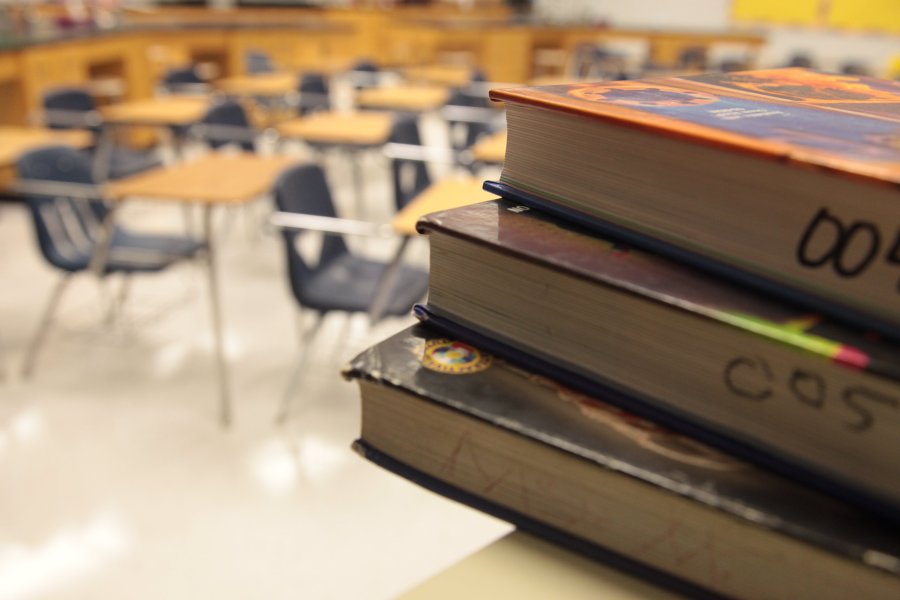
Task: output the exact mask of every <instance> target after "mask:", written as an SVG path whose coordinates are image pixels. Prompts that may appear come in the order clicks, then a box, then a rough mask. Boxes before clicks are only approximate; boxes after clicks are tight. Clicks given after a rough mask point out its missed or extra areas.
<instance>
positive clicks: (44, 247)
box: [17, 146, 204, 376]
mask: <svg viewBox="0 0 900 600" xmlns="http://www.w3.org/2000/svg"><path fill="white" fill-rule="evenodd" d="M17 172H18V177H19V179H20V184H22V188H23V191H24V194H25V200H26V203H27V205H28V209H29V212H30V213H31V216H32V221H33V223H34V228H35V234H36V236H37V241H38V247H39V248H40V251H41V255H42V256H43V257H44V259H45V260H46V261H47V263H48V264H50V265H51V266H52V267H54V268H56V269H59V270H60V271H62V272H63V274H64V276H63V278H62V279H61V280H60V282H59V283H58V284H57V286H56V288H55V289H54V291H53V294H52V295H51V300H50V302H49V304H48V306H47V308H46V309H45V311H44V315H43V317H42V318H41V322H40V325H39V327H38V331H37V333H36V334H35V336H34V338H33V340H32V342H31V344H30V346H29V349H28V351H27V353H26V359H25V364H24V367H23V374H24V375H25V376H27V375H29V374H30V373H31V371H32V369H33V367H34V363H35V359H36V357H37V352H38V350H39V348H40V346H41V345H42V343H43V341H44V339H45V338H46V335H47V332H48V330H49V325H50V322H51V319H52V318H53V314H54V312H55V311H56V308H57V306H58V304H59V301H60V299H61V298H62V295H63V292H64V291H65V289H66V286H67V285H68V283H69V281H70V280H71V276H72V275H74V274H76V273H80V272H84V271H87V270H89V269H90V268H91V266H92V264H91V263H92V260H93V258H94V256H95V251H96V250H97V249H98V243H99V240H98V237H99V236H98V230H99V225H100V223H102V222H103V221H104V220H105V219H106V218H107V216H108V213H109V210H108V209H107V207H106V206H105V204H104V203H103V202H102V201H101V200H100V199H99V195H98V194H97V191H98V190H97V188H96V185H95V182H94V178H93V176H92V173H91V163H90V159H89V158H88V157H87V156H85V155H84V154H82V153H80V152H78V151H76V150H74V149H72V148H70V147H67V146H49V147H45V148H40V149H37V150H33V151H31V152H28V153H26V154H25V155H23V156H22V157H20V158H19V160H18V163H17ZM29 186H30V187H29ZM42 186H43V187H45V188H46V191H44V190H41V189H40V188H41V187H42ZM51 188H52V189H51ZM106 248H107V251H106V259H105V260H104V263H103V271H102V275H103V276H106V275H110V274H114V273H116V274H119V273H121V274H124V275H131V274H132V273H153V272H158V271H162V270H164V269H167V268H168V267H170V266H172V265H173V264H175V263H177V262H179V261H182V260H186V259H189V258H192V257H194V256H195V255H196V254H197V253H199V252H200V251H201V250H202V249H203V248H204V245H203V244H202V243H200V242H198V241H196V240H193V239H190V238H184V237H174V236H162V235H145V234H139V233H134V232H131V231H128V230H126V229H123V228H121V227H114V228H113V229H112V230H111V231H110V232H109V239H108V245H107V246H106Z"/></svg>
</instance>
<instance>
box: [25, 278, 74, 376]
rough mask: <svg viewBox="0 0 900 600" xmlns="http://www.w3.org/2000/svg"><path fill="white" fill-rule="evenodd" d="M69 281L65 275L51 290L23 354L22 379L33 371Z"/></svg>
mask: <svg viewBox="0 0 900 600" xmlns="http://www.w3.org/2000/svg"><path fill="white" fill-rule="evenodd" d="M71 279H72V274H71V273H67V274H66V275H64V276H63V278H62V279H60V280H59V282H58V283H57V284H56V287H55V288H54V289H53V292H52V293H51V295H50V301H49V302H48V303H47V307H46V308H45V309H44V314H43V316H42V317H41V323H40V325H38V329H37V331H36V332H35V334H34V337H33V338H32V340H31V344H29V346H28V350H27V351H26V353H25V362H24V364H23V365H22V377H24V378H27V377H30V376H31V372H32V371H33V369H34V364H35V361H36V359H37V353H38V350H40V347H41V346H42V345H43V343H44V341H45V340H46V338H47V333H48V332H49V330H50V322H51V321H52V320H53V314H54V313H55V312H56V309H57V307H58V306H59V301H60V299H61V298H62V295H63V292H65V290H66V287H67V286H68V284H69V281H71Z"/></svg>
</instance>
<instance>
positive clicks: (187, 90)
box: [160, 66, 209, 94]
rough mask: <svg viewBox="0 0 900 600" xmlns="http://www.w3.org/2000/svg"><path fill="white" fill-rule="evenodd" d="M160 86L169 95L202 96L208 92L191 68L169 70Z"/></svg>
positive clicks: (204, 83) (206, 86)
mask: <svg viewBox="0 0 900 600" xmlns="http://www.w3.org/2000/svg"><path fill="white" fill-rule="evenodd" d="M160 85H161V86H162V87H163V88H164V89H165V90H166V91H167V92H169V93H170V94H204V93H207V92H208V91H209V86H208V85H207V84H206V82H205V81H203V79H202V78H201V77H200V75H198V74H197V71H196V70H195V69H194V67H193V66H190V67H178V68H174V69H169V70H168V71H166V74H165V75H163V78H162V80H161V81H160Z"/></svg>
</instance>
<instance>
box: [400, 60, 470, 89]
mask: <svg viewBox="0 0 900 600" xmlns="http://www.w3.org/2000/svg"><path fill="white" fill-rule="evenodd" d="M403 74H404V75H405V76H406V78H407V79H408V80H410V81H415V82H421V83H426V84H433V85H444V86H449V87H463V86H466V85H468V84H469V83H471V81H472V68H471V67H467V66H461V65H426V66H422V67H410V68H408V69H406V70H405V71H404V72H403Z"/></svg>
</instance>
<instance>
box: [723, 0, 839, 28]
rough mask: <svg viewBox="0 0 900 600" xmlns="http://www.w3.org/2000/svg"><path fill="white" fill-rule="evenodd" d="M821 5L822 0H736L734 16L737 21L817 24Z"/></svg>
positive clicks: (733, 4) (733, 9) (733, 10)
mask: <svg viewBox="0 0 900 600" xmlns="http://www.w3.org/2000/svg"><path fill="white" fill-rule="evenodd" d="M820 7H821V0H791V2H785V1H784V0H734V1H733V3H732V16H733V18H734V19H735V20H736V21H763V22H766V23H782V24H789V25H815V24H817V23H818V20H819V14H820V12H819V11H820Z"/></svg>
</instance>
